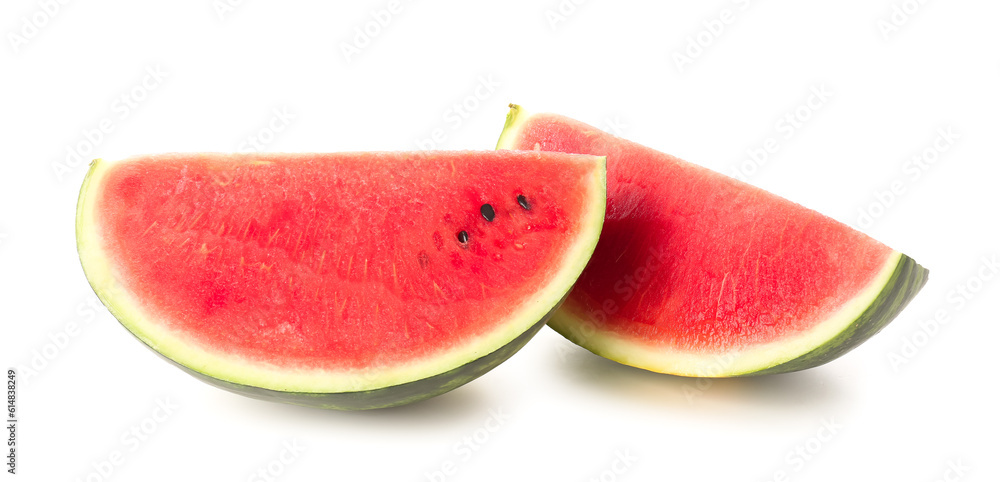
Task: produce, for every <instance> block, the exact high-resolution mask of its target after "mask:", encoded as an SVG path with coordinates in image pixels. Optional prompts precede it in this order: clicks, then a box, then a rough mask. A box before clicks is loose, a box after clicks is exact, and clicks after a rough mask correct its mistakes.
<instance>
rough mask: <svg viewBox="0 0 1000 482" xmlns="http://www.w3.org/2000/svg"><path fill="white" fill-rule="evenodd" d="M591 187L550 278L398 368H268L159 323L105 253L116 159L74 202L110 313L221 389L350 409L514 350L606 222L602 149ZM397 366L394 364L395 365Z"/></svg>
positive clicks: (495, 361) (419, 389) (485, 365)
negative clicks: (103, 192)
mask: <svg viewBox="0 0 1000 482" xmlns="http://www.w3.org/2000/svg"><path fill="white" fill-rule="evenodd" d="M591 157H593V158H595V159H600V162H601V164H600V166H599V168H598V169H595V172H594V176H593V179H591V180H590V182H589V183H588V184H589V185H588V188H589V189H592V190H593V191H592V192H591V193H590V194H589V197H590V199H591V206H590V207H589V209H588V210H587V212H586V213H585V214H586V216H585V218H583V219H581V220H580V224H581V227H580V233H581V234H580V238H579V240H577V242H576V243H575V244H574V245H573V246H572V247H571V248H570V249H568V250H567V251H566V253H565V254H564V257H563V262H562V263H561V265H560V270H559V271H558V272H557V273H556V274H555V275H554V276H553V278H552V280H551V281H550V282H549V284H548V285H547V286H546V287H545V288H543V289H542V290H539V291H538V292H537V293H535V295H534V297H533V298H532V299H530V300H525V301H524V303H523V305H522V307H521V308H520V309H519V310H516V311H515V312H514V314H512V315H511V317H510V318H509V319H508V320H507V321H506V322H505V323H502V324H501V325H500V326H502V328H500V329H497V330H494V331H493V332H491V333H488V334H486V335H485V336H483V337H481V338H480V339H478V340H474V341H472V342H470V343H466V344H463V345H462V346H458V347H456V348H455V349H453V350H451V351H449V352H447V353H445V354H444V355H441V356H438V357H435V358H428V359H423V360H418V361H416V362H414V363H412V364H411V365H408V366H403V367H399V368H398V369H395V370H386V369H381V370H370V371H367V372H364V371H351V372H328V371H325V372H319V373H306V374H304V375H303V374H300V373H295V372H291V371H289V370H287V369H282V368H280V367H266V366H261V364H259V363H256V362H253V361H251V360H244V359H242V358H239V357H236V356H234V355H219V354H216V353H212V352H211V351H210V350H205V349H203V348H201V347H199V346H197V345H195V344H192V343H190V341H189V340H185V339H183V338H181V337H179V336H176V335H175V334H173V333H170V332H169V330H167V329H165V328H163V326H162V325H163V324H162V323H156V322H155V321H151V320H152V319H153V317H152V316H149V315H148V314H147V313H145V312H144V310H143V309H142V303H141V301H140V300H138V299H136V297H135V296H134V295H133V294H132V293H130V292H129V291H128V289H127V287H126V285H125V283H123V282H122V281H121V278H120V277H119V276H118V275H117V274H116V273H115V272H114V271H115V270H114V267H113V266H112V263H111V262H110V261H109V259H110V258H109V257H108V256H107V254H106V253H105V252H104V248H103V246H102V243H101V240H100V235H99V229H98V228H99V224H98V222H97V217H96V215H95V212H94V210H95V202H93V200H92V196H90V194H91V193H94V192H99V190H100V187H101V183H102V182H103V177H104V174H105V173H106V172H107V169H108V168H109V167H110V166H111V165H113V164H114V163H113V162H107V161H103V160H101V159H97V160H94V161H93V162H92V163H91V166H90V169H89V171H88V172H87V175H86V177H85V178H84V181H83V185H82V187H81V189H80V196H79V199H78V202H77V220H76V237H77V250H78V252H79V255H80V261H81V264H82V266H83V270H84V274H85V275H86V277H87V280H88V282H89V283H90V285H91V287H92V288H93V290H94V292H95V293H96V294H97V296H98V298H99V299H100V300H101V302H102V303H103V304H104V305H105V306H106V307H107V308H108V310H109V311H110V312H111V314H112V315H114V316H115V318H117V319H118V321H119V322H120V323H121V324H122V325H123V326H124V327H125V328H126V329H127V330H128V331H129V332H130V333H131V334H132V335H133V336H135V337H136V338H137V339H139V340H140V341H141V342H142V343H143V344H145V345H146V346H147V347H149V348H150V349H151V350H153V351H154V352H155V353H156V354H158V355H159V356H161V357H163V358H165V359H167V360H169V361H171V362H172V363H173V364H175V365H177V366H179V367H180V368H181V369H183V370H184V371H186V372H188V373H190V374H192V375H195V376H196V377H197V378H199V379H201V380H203V381H205V382H208V383H210V384H212V385H215V386H218V387H220V388H223V389H226V390H229V391H233V392H236V393H240V394H243V395H246V396H249V397H252V398H258V399H268V400H276V401H283V402H287V403H292V404H298V405H306V406H313V407H321V408H335V409H345V410H355V409H369V408H383V407H390V406H397V405H402V404H406V403H411V402H415V401H417V400H422V399H426V398H430V397H433V396H435V395H439V394H441V393H444V392H447V391H449V390H452V389H454V388H457V387H459V386H461V385H464V384H465V383H468V382H469V381H471V380H472V379H474V378H476V377H478V376H480V375H482V374H483V373H486V372H487V371H489V370H490V369H492V368H494V367H496V366H497V365H499V364H500V363H501V362H503V361H504V360H506V359H507V358H509V357H510V356H511V355H513V354H514V353H515V352H516V351H517V350H519V349H520V348H521V347H522V346H524V344H525V343H527V341H528V340H529V339H530V338H531V337H532V336H533V335H534V334H535V333H536V332H537V331H538V330H539V329H540V328H541V327H542V326H543V325H544V324H545V323H546V322H547V320H548V319H549V317H551V316H552V313H553V312H554V311H555V310H556V309H557V308H558V307H559V306H560V305H561V303H562V302H563V301H564V300H565V298H566V295H567V293H568V292H569V290H570V289H571V287H572V286H573V283H575V282H576V279H577V278H578V277H579V276H580V274H581V273H582V272H583V268H584V267H585V266H586V264H587V261H588V260H589V259H590V255H591V254H592V253H593V251H594V248H595V247H596V246H597V240H598V237H599V235H600V232H601V227H602V225H603V223H604V208H605V199H606V167H605V166H606V164H605V160H604V159H603V158H601V157H600V156H591ZM394 368H395V367H394Z"/></svg>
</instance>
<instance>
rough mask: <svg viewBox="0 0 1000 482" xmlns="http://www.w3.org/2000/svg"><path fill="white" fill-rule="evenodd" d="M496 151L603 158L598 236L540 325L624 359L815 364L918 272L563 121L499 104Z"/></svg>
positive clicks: (763, 370) (673, 368) (807, 218)
mask: <svg viewBox="0 0 1000 482" xmlns="http://www.w3.org/2000/svg"><path fill="white" fill-rule="evenodd" d="M497 148H498V149H529V150H536V151H537V150H540V151H562V152H578V153H588V154H599V155H606V156H607V158H608V206H607V218H606V220H605V223H604V232H603V233H602V234H601V239H600V242H599V243H598V245H597V249H596V250H595V252H594V256H593V258H591V261H590V263H589V265H588V266H587V268H586V269H585V270H584V272H583V275H582V276H581V277H580V280H579V281H578V282H577V284H576V287H575V288H574V289H573V291H572V292H571V294H570V296H569V299H568V301H567V302H566V303H565V304H564V305H563V306H562V308H561V309H560V310H559V311H558V312H557V314H556V315H555V316H554V317H553V319H552V320H551V321H550V322H549V325H550V326H552V327H553V328H554V329H555V330H556V331H558V332H559V333H561V334H562V335H563V336H565V337H566V338H568V339H570V340H572V341H573V342H575V343H577V344H579V345H581V346H583V347H584V348H587V349H588V350H590V351H592V352H594V353H596V354H598V355H602V356H604V357H607V358H610V359H612V360H615V361H618V362H620V363H623V364H626V365H632V366H636V367H640V368H645V369H647V370H652V371H657V372H663V373H671V374H676V375H687V376H698V377H730V376H742V375H759V374H768V373H781V372H790V371H795V370H802V369H806V368H810V367H815V366H817V365H821V364H823V363H826V362H829V361H831V360H833V359H835V358H837V357H839V356H841V355H843V354H844V353H846V352H847V351H849V350H851V349H852V348H854V347H856V346H858V345H859V344H861V343H862V342H864V341H865V340H866V339H868V338H869V337H871V336H872V335H874V334H875V333H877V332H878V331H879V330H881V329H882V328H883V327H885V326H886V324H888V323H889V322H890V321H891V320H892V319H893V318H894V317H895V316H896V315H897V314H899V312H900V311H901V310H902V309H903V307H905V306H906V304H907V303H908V302H909V301H910V300H911V299H912V298H913V297H914V296H915V295H916V293H917V292H918V291H919V290H920V288H921V287H922V286H923V285H924V283H925V282H926V280H927V273H928V272H927V270H926V269H924V268H922V267H921V266H919V265H918V264H917V263H915V262H914V261H913V260H912V259H911V258H909V257H908V256H906V255H904V254H902V253H900V252H898V251H894V250H892V249H891V248H889V247H887V246H885V245H883V244H881V243H879V242H878V241H876V240H874V239H872V238H870V237H868V236H866V235H864V234H862V233H860V232H858V231H855V230H854V229H851V228H850V227H849V226H846V225H844V224H842V223H839V222H837V221H835V220H833V219H830V218H828V217H826V216H823V215H821V214H819V213H817V212H815V211H811V210H809V209H806V208H804V207H802V206H800V205H798V204H795V203H793V202H791V201H788V200H785V199H782V198H780V197H778V196H776V195H774V194H771V193H768V192H766V191H764V190H762V189H759V188H756V187H754V186H751V185H749V184H746V183H743V182H740V181H737V180H734V179H731V178H729V177H726V176H724V175H722V174H719V173H716V172H713V171H710V170H708V169H705V168H702V167H699V166H696V165H694V164H690V163H687V162H684V161H682V160H680V159H678V158H676V157H673V156H670V155H667V154H664V153H661V152H658V151H655V150H653V149H650V148H648V147H644V146H641V145H639V144H636V143H633V142H629V141H627V140H624V139H620V138H618V137H615V136H612V135H610V134H607V133H605V132H602V131H600V130H598V129H596V128H594V127H591V126H588V125H586V124H583V123H581V122H578V121H575V120H572V119H568V118H566V117H562V116H558V115H553V114H539V115H530V114H527V113H525V111H524V110H522V109H521V108H519V107H518V106H516V105H511V110H510V114H509V115H508V117H507V124H506V126H505V127H504V131H503V134H502V135H501V137H500V141H499V144H498V146H497Z"/></svg>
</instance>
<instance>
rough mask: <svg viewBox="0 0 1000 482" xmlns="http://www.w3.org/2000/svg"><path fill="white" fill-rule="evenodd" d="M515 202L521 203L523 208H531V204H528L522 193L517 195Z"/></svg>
mask: <svg viewBox="0 0 1000 482" xmlns="http://www.w3.org/2000/svg"><path fill="white" fill-rule="evenodd" d="M517 203H518V204H520V205H521V207H522V208H524V209H526V210H527V209H531V205H530V204H528V199H527V198H525V197H524V194H519V195H518V196H517Z"/></svg>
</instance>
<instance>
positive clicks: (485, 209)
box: [479, 204, 497, 222]
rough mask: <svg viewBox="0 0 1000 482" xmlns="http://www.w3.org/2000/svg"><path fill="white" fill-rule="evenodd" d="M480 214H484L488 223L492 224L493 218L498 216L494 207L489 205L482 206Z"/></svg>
mask: <svg viewBox="0 0 1000 482" xmlns="http://www.w3.org/2000/svg"><path fill="white" fill-rule="evenodd" d="M479 212H480V213H482V215H483V217H484V218H486V220H487V221H490V222H492V221H493V218H494V217H495V216H496V215H497V213H496V211H494V210H493V206H490V205H489V204H483V205H482V206H480V208H479Z"/></svg>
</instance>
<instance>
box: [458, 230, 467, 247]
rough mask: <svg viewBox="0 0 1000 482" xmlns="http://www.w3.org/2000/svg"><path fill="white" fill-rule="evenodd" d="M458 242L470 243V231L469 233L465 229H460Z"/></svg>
mask: <svg viewBox="0 0 1000 482" xmlns="http://www.w3.org/2000/svg"><path fill="white" fill-rule="evenodd" d="M458 242H459V243H462V244H465V243H468V242H469V233H467V232H465V231H459V232H458Z"/></svg>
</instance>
